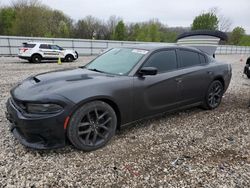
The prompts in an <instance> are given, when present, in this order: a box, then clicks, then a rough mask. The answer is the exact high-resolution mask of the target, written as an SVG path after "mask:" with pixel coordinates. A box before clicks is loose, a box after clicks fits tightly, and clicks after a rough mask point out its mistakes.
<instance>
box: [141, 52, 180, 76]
mask: <svg viewBox="0 0 250 188" xmlns="http://www.w3.org/2000/svg"><path fill="white" fill-rule="evenodd" d="M143 66H144V67H155V68H157V69H158V72H159V73H162V72H167V71H170V70H174V69H177V60H176V53H175V50H166V51H160V52H156V53H154V54H153V55H152V56H150V58H149V59H148V61H147V62H146V63H145V64H144V65H143Z"/></svg>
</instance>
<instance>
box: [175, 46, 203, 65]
mask: <svg viewBox="0 0 250 188" xmlns="http://www.w3.org/2000/svg"><path fill="white" fill-rule="evenodd" d="M179 53H180V57H181V65H180V66H181V67H191V66H195V65H199V64H200V63H201V62H200V57H199V54H198V53H196V52H192V51H187V50H180V51H179Z"/></svg>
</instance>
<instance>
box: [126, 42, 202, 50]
mask: <svg viewBox="0 0 250 188" xmlns="http://www.w3.org/2000/svg"><path fill="white" fill-rule="evenodd" d="M125 48H137V49H143V50H148V51H155V50H160V49H166V48H178V49H189V50H193V51H197V52H202V51H201V50H199V49H197V48H195V47H191V46H181V45H178V44H164V43H162V44H137V45H131V46H128V47H125Z"/></svg>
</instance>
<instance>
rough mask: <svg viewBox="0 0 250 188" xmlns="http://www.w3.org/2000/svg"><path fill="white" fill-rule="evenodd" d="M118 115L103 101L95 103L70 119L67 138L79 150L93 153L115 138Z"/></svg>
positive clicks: (81, 108)
mask: <svg viewBox="0 0 250 188" xmlns="http://www.w3.org/2000/svg"><path fill="white" fill-rule="evenodd" d="M116 127H117V117H116V113H115V111H114V110H113V108H112V107H111V106H109V105H108V104H107V103H105V102H102V101H93V102H90V103H87V104H84V105H83V106H82V107H80V108H79V109H78V110H76V112H75V113H74V114H73V116H72V117H71V119H70V122H69V125H68V128H67V136H68V139H69V141H70V142H71V143H72V144H73V145H74V146H75V147H76V148H77V149H79V150H83V151H93V150H96V149H98V148H101V147H103V146H104V145H106V144H107V143H108V141H110V139H111V138H112V137H113V136H114V134H115V131H116Z"/></svg>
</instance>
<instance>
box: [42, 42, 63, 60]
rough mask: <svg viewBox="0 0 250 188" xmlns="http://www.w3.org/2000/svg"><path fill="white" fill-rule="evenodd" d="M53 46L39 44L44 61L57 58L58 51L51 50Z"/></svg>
mask: <svg viewBox="0 0 250 188" xmlns="http://www.w3.org/2000/svg"><path fill="white" fill-rule="evenodd" d="M54 46H55V45H50V44H41V45H40V51H41V52H42V54H43V58H45V59H56V58H58V57H59V50H58V49H55V48H53V47H54Z"/></svg>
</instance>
